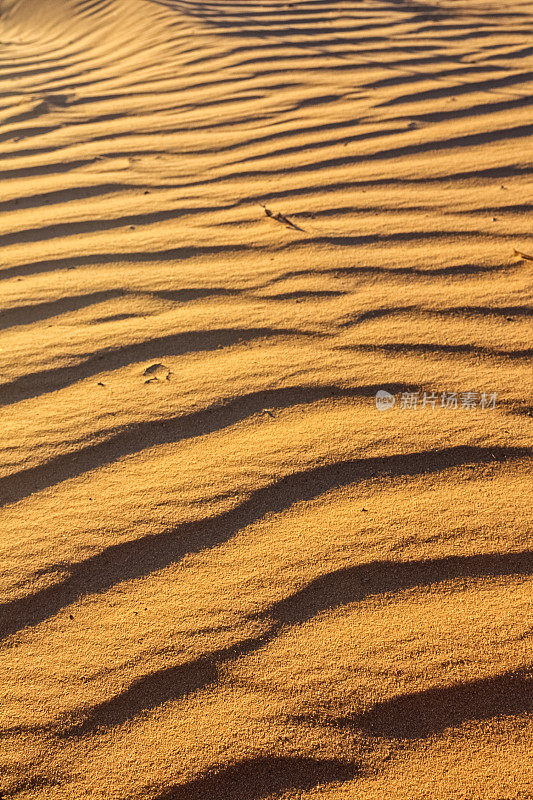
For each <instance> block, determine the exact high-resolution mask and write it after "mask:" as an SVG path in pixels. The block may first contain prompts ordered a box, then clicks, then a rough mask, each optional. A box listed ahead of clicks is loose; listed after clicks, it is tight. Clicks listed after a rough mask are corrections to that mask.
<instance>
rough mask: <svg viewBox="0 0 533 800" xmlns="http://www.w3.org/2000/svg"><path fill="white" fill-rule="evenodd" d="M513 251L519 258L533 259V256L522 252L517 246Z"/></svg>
mask: <svg viewBox="0 0 533 800" xmlns="http://www.w3.org/2000/svg"><path fill="white" fill-rule="evenodd" d="M513 252H514V254H515V256H518V258H524V259H525V260H526V261H533V256H529V255H528V254H527V253H522V252H521V251H520V250H517V249H516V248H514V250H513Z"/></svg>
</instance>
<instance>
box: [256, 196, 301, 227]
mask: <svg viewBox="0 0 533 800" xmlns="http://www.w3.org/2000/svg"><path fill="white" fill-rule="evenodd" d="M259 205H260V206H261V208H262V209H264V211H265V214H266V215H267V217H270V219H275V220H276V222H281V224H282V225H285V226H286V227H288V228H293V229H294V230H295V231H302V232H304V229H303V228H300V227H299V226H298V225H296V223H295V222H292V220H290V219H289V218H288V217H286V216H285V214H281V213H279V212H276V211H272V210H271V209H270V208H267V207H266V206H265V205H263V203H259Z"/></svg>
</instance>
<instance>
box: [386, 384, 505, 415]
mask: <svg viewBox="0 0 533 800" xmlns="http://www.w3.org/2000/svg"><path fill="white" fill-rule="evenodd" d="M497 399H498V395H497V393H496V392H473V391H468V392H448V391H446V392H443V391H436V390H432V391H424V392H423V391H408V392H400V394H399V395H398V398H397V397H396V396H395V395H393V394H391V393H390V392H387V391H386V390H385V389H380V390H379V391H378V392H377V394H376V408H377V410H378V411H388V410H389V409H391V408H394V407H395V406H397V407H398V408H400V409H402V410H414V409H422V408H429V409H437V408H445V409H451V410H457V409H467V410H470V411H471V410H473V409H480V410H481V411H487V410H489V409H493V408H496V401H497Z"/></svg>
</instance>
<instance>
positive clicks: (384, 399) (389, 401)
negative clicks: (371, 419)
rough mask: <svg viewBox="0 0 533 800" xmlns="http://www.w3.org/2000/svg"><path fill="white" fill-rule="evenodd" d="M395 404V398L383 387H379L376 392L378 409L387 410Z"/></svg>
mask: <svg viewBox="0 0 533 800" xmlns="http://www.w3.org/2000/svg"><path fill="white" fill-rule="evenodd" d="M395 404H396V398H395V397H394V395H393V394H391V393H390V392H386V391H385V389H380V390H379V392H377V394H376V408H377V410H378V411H388V410H389V408H393V407H394V406H395Z"/></svg>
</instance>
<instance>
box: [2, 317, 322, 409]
mask: <svg viewBox="0 0 533 800" xmlns="http://www.w3.org/2000/svg"><path fill="white" fill-rule="evenodd" d="M310 335H313V336H320V334H319V333H313V334H310V333H308V332H306V331H297V330H294V329H284V328H277V329H276V328H221V329H219V330H199V331H184V332H183V333H174V334H169V335H167V336H159V337H157V338H154V339H149V340H148V341H142V342H138V343H137V344H128V345H124V346H123V347H117V348H106V349H102V350H97V351H96V352H95V353H93V354H91V355H90V356H89V357H88V358H85V359H84V358H83V356H80V357H79V361H78V363H77V364H74V365H72V366H68V367H55V368H52V369H45V370H41V371H40V372H32V373H29V374H27V375H22V376H21V377H20V378H16V379H15V380H13V381H10V382H9V383H4V384H1V385H0V405H3V406H6V405H11V404H12V403H18V402H20V401H21V400H27V399H28V398H33V397H40V396H41V395H42V394H47V393H48V392H53V391H57V390H58V389H64V388H66V387H67V386H72V384H74V383H77V382H78V381H80V380H84V379H86V378H90V377H93V376H94V375H99V374H100V373H102V372H108V371H110V370H115V369H120V368H121V367H125V366H129V365H131V364H137V363H139V362H143V361H148V360H151V359H154V358H164V357H165V356H178V355H185V354H187V353H200V352H209V351H212V350H217V349H219V348H221V347H232V346H235V345H239V344H242V343H245V342H251V341H254V340H257V339H274V338H276V337H279V338H281V337H289V336H290V337H298V336H302V337H304V336H310Z"/></svg>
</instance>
